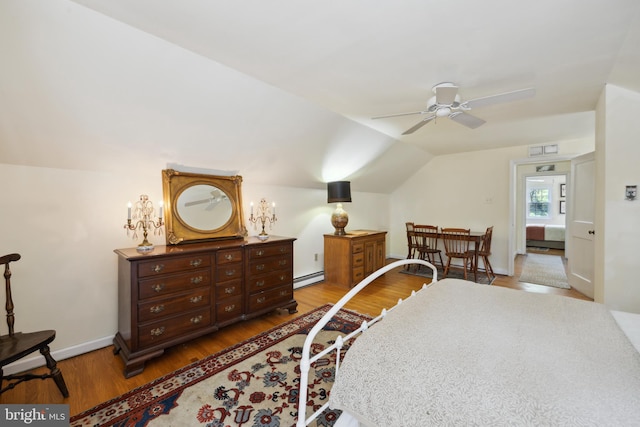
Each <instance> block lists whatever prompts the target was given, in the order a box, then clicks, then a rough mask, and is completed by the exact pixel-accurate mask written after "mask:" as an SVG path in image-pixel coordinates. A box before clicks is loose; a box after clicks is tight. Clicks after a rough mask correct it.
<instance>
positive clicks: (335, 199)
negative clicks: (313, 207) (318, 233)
mask: <svg viewBox="0 0 640 427" xmlns="http://www.w3.org/2000/svg"><path fill="white" fill-rule="evenodd" d="M342 202H351V182H350V181H334V182H329V183H327V203H338V206H337V208H336V210H335V211H334V212H333V213H332V214H331V224H332V225H333V227H334V228H335V229H336V231H335V232H334V233H333V234H335V235H336V236H344V235H345V234H347V233H345V231H344V228H345V227H346V226H347V223H348V222H349V215H347V212H345V210H344V209H342Z"/></svg>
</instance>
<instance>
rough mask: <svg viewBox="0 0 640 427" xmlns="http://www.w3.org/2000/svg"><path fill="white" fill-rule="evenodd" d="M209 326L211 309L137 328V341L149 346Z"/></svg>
mask: <svg viewBox="0 0 640 427" xmlns="http://www.w3.org/2000/svg"><path fill="white" fill-rule="evenodd" d="M210 324H211V309H210V308H208V307H207V308H203V309H200V310H196V311H192V312H190V313H185V314H183V315H180V316H176V317H171V318H167V319H164V320H160V321H157V322H153V323H148V324H146V325H141V326H138V340H139V342H140V345H141V346H151V345H154V344H158V343H161V342H163V341H167V340H170V339H171V338H175V337H177V336H182V335H186V334H189V333H191V332H195V331H197V330H198V329H202V328H206V327H207V326H209V325H210Z"/></svg>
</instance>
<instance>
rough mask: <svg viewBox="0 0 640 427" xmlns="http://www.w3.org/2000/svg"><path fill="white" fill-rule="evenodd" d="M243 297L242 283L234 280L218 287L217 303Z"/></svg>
mask: <svg viewBox="0 0 640 427" xmlns="http://www.w3.org/2000/svg"><path fill="white" fill-rule="evenodd" d="M237 295H242V281H240V280H233V281H230V282H225V283H221V284H217V285H216V301H220V300H223V299H226V298H230V297H235V296H237Z"/></svg>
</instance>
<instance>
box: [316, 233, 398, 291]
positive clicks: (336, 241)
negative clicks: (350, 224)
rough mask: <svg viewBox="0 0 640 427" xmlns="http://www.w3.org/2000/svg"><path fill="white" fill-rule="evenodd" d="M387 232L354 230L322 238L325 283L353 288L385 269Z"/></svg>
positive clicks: (326, 235)
mask: <svg viewBox="0 0 640 427" xmlns="http://www.w3.org/2000/svg"><path fill="white" fill-rule="evenodd" d="M386 234H387V232H386V231H373V230H354V231H351V232H348V233H347V234H346V235H344V236H336V235H335V234H325V235H324V279H325V281H326V282H327V283H333V284H338V285H343V286H347V287H352V286H354V285H356V284H357V283H358V282H360V281H361V280H362V279H364V278H365V277H367V276H368V275H369V274H371V273H373V272H374V271H376V270H377V269H379V268H380V267H383V266H384V265H385V259H386V242H385V237H386Z"/></svg>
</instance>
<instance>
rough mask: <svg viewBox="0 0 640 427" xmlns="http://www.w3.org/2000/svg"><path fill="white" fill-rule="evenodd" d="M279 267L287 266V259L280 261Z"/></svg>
mask: <svg viewBox="0 0 640 427" xmlns="http://www.w3.org/2000/svg"><path fill="white" fill-rule="evenodd" d="M278 264H279V265H287V260H286V259H281V260H280V261H278Z"/></svg>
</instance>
